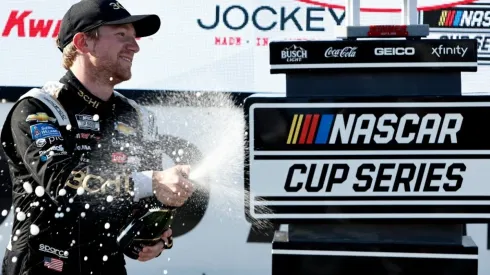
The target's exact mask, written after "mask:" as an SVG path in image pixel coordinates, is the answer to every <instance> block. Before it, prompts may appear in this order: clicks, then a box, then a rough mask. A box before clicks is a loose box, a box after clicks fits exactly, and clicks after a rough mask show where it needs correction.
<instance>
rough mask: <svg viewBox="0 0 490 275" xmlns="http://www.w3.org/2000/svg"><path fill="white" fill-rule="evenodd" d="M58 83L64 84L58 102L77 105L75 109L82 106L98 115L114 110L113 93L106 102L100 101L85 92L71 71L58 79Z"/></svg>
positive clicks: (85, 89) (87, 91) (88, 92)
mask: <svg viewBox="0 0 490 275" xmlns="http://www.w3.org/2000/svg"><path fill="white" fill-rule="evenodd" d="M60 82H61V83H63V84H65V89H63V90H62V91H60V93H59V95H58V97H61V98H60V100H61V101H63V102H71V103H72V104H75V105H77V107H82V106H83V107H85V108H88V109H89V110H90V111H93V112H94V113H98V114H103V113H107V112H110V111H113V110H114V108H115V98H116V96H115V94H114V93H112V95H111V97H110V98H109V99H108V100H107V101H103V100H101V99H100V98H98V97H96V96H94V95H93V94H92V93H90V91H89V90H87V88H85V87H84V86H83V84H82V83H80V81H79V80H78V79H77V77H76V76H75V75H74V74H73V72H72V71H71V70H68V71H67V72H66V74H65V75H64V76H63V77H62V78H61V79H60ZM62 99H66V100H62ZM85 108H84V109H85Z"/></svg>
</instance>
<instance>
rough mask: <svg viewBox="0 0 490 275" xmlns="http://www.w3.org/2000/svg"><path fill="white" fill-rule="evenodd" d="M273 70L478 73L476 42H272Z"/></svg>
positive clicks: (271, 60) (425, 40) (432, 40)
mask: <svg viewBox="0 0 490 275" xmlns="http://www.w3.org/2000/svg"><path fill="white" fill-rule="evenodd" d="M270 49H271V51H270V63H271V70H272V71H273V72H274V71H275V70H287V69H294V70H300V69H308V70H311V69H335V70H336V71H338V70H341V69H353V68H356V69H358V68H359V69H362V68H366V69H369V70H372V69H384V70H386V68H390V69H393V68H399V69H402V68H403V69H404V68H411V69H416V70H420V69H424V68H425V69H433V68H438V69H440V68H459V69H461V70H465V71H474V70H476V66H477V63H476V62H477V43H476V41H474V40H469V39H466V40H458V41H454V40H434V39H430V40H429V39H424V40H413V41H405V40H384V41H383V42H382V43H381V42H380V41H379V40H369V41H309V42H272V43H271V46H270Z"/></svg>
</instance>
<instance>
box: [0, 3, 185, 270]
mask: <svg viewBox="0 0 490 275" xmlns="http://www.w3.org/2000/svg"><path fill="white" fill-rule="evenodd" d="M159 28H160V19H159V17H158V16H156V15H140V16H131V15H130V14H129V12H128V11H127V10H126V9H125V8H124V7H123V6H122V5H121V4H120V3H118V2H117V1H115V0H82V1H80V2H78V3H76V4H74V5H73V6H72V7H71V8H70V9H69V10H68V12H67V13H66V14H65V16H64V17H63V20H62V24H61V28H60V32H59V36H58V40H57V46H58V48H59V49H60V50H61V52H62V53H63V66H64V67H65V68H66V69H67V73H66V75H65V76H63V77H62V78H61V79H60V81H59V82H51V83H47V84H46V85H44V86H43V87H42V88H41V89H33V90H31V91H29V92H28V93H26V94H25V95H23V96H22V97H21V98H20V99H19V100H18V102H17V103H16V104H15V105H14V107H13V108H12V110H11V111H10V113H9V115H8V116H7V118H6V121H5V124H4V127H3V129H2V136H1V140H2V145H3V150H4V151H5V154H6V155H7V157H8V163H9V172H10V174H11V178H12V189H13V192H12V193H13V201H14V209H15V213H14V214H15V219H14V220H15V221H14V224H13V229H12V237H11V240H10V243H9V245H8V247H7V250H6V254H5V257H4V262H3V268H2V269H3V270H2V274H3V275H11V274H12V275H14V274H15V275H18V274H23V275H30V274H36V275H39V274H60V273H61V274H92V275H96V274H118V275H119V274H126V270H125V260H124V255H123V254H122V253H121V250H122V249H121V248H120V247H118V243H117V236H118V234H119V233H120V232H121V230H122V229H123V227H124V225H125V224H126V223H127V222H128V221H129V220H131V218H132V212H133V211H134V209H136V208H137V207H135V204H136V203H138V202H139V203H140V204H141V200H146V199H148V198H156V199H158V201H160V202H162V203H164V204H165V205H167V206H170V207H179V206H181V205H182V204H183V203H184V202H185V201H186V200H187V198H188V197H189V196H190V195H191V194H192V191H193V190H192V185H191V184H190V183H189V181H188V180H187V179H186V178H187V175H188V174H189V167H188V166H175V167H172V168H169V169H167V170H164V171H151V170H149V169H150V168H149V166H151V165H154V164H155V163H160V164H161V159H160V158H159V156H156V155H153V154H152V152H153V151H154V150H155V149H158V148H151V147H149V146H147V144H151V141H152V140H153V139H154V138H155V136H156V134H157V131H156V127H155V126H154V116H153V115H152V114H151V113H149V112H147V111H146V110H145V109H144V108H142V107H140V106H138V105H137V104H136V103H135V102H134V101H131V100H129V99H127V98H125V97H123V96H121V95H120V94H118V93H116V92H114V90H113V89H114V86H115V85H117V84H119V83H121V82H123V81H127V80H129V79H130V78H131V63H132V61H133V58H134V57H135V54H136V53H137V52H138V51H139V47H138V44H137V42H136V38H138V37H145V36H150V35H153V34H154V33H156V32H157V31H158V29H159ZM145 144H146V145H145ZM153 144H154V143H153ZM158 166H159V165H158ZM142 169H146V170H147V171H141V170H142ZM170 235H171V231H167V232H165V234H164V236H162V238H167V237H170ZM163 248H164V244H163V242H160V243H158V244H157V245H154V246H149V247H144V248H143V249H142V251H141V252H140V254H139V258H138V259H139V260H140V261H147V260H150V259H153V258H155V257H157V256H158V255H159V254H160V253H161V252H162V251H163Z"/></svg>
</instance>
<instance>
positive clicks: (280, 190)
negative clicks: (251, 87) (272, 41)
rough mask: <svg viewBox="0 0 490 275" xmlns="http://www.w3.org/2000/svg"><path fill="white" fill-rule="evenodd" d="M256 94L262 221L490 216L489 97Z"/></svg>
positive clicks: (253, 166)
mask: <svg viewBox="0 0 490 275" xmlns="http://www.w3.org/2000/svg"><path fill="white" fill-rule="evenodd" d="M253 100H259V101H258V102H254V101H252V103H251V107H250V111H249V131H250V134H249V139H250V140H249V142H250V147H249V148H250V154H249V184H248V189H249V191H250V194H251V195H250V211H251V215H252V216H253V217H254V218H256V219H338V218H341V219H351V218H352V219H358V218H362V219H378V218H383V219H385V218H389V219H396V218H402V219H407V218H421V219H422V218H435V219H438V218H439V219H440V218H443V219H448V218H453V219H459V218H465V219H490V202H489V199H490V192H486V191H483V190H485V188H484V186H485V185H486V184H487V183H486V181H485V179H486V178H488V177H490V171H488V167H490V166H489V165H490V145H488V144H487V143H488V142H487V140H488V139H486V138H487V137H490V134H488V135H487V134H482V133H481V128H480V125H479V124H478V123H477V121H478V118H480V117H486V116H487V115H490V102H489V101H488V100H489V98H486V97H485V98H484V99H482V100H484V101H470V102H461V101H455V100H457V99H455V98H453V99H449V100H448V102H442V101H441V102H433V101H434V100H432V102H421V101H420V99H419V100H417V99H412V100H414V101H415V102H385V103H381V102H348V103H346V102H336V103H291V101H292V100H284V99H276V100H277V101H281V103H278V102H274V100H273V99H269V100H271V101H270V103H262V102H264V101H265V100H264V99H262V100H263V101H262V102H260V99H253ZM424 100H428V99H424ZM439 100H441V99H439ZM472 100H475V99H472ZM283 101H286V102H283ZM278 125H281V126H278ZM271 171H274V173H271Z"/></svg>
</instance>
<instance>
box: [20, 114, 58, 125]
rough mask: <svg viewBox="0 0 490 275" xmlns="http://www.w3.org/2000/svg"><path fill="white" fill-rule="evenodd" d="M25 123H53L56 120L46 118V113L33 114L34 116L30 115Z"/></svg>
mask: <svg viewBox="0 0 490 275" xmlns="http://www.w3.org/2000/svg"><path fill="white" fill-rule="evenodd" d="M26 122H41V123H42V122H51V123H55V122H56V118H52V117H50V116H48V114H46V113H42V112H41V113H35V114H30V115H28V116H27V118H26Z"/></svg>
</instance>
